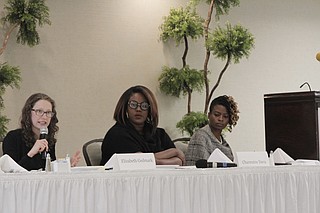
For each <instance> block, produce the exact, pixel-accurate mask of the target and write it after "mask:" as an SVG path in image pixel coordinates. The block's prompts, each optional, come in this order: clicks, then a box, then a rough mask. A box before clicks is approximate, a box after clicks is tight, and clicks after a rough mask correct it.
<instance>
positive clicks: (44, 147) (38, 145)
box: [27, 139, 49, 158]
mask: <svg viewBox="0 0 320 213" xmlns="http://www.w3.org/2000/svg"><path fill="white" fill-rule="evenodd" d="M48 149H49V147H48V141H47V140H46V139H41V140H36V142H35V143H34V145H33V147H32V148H31V150H30V151H29V152H28V154H27V155H28V156H29V157H30V158H32V157H33V156H35V155H36V154H38V153H41V152H43V151H46V152H47V151H48Z"/></svg>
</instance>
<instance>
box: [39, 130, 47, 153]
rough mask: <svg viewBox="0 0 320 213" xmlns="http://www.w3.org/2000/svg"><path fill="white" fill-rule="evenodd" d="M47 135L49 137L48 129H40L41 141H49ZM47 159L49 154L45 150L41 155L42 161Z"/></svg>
mask: <svg viewBox="0 0 320 213" xmlns="http://www.w3.org/2000/svg"><path fill="white" fill-rule="evenodd" d="M47 135H48V128H47V127H42V128H41V129H40V137H39V139H40V140H41V139H47ZM46 157H47V152H46V150H43V152H42V153H41V158H42V159H46Z"/></svg>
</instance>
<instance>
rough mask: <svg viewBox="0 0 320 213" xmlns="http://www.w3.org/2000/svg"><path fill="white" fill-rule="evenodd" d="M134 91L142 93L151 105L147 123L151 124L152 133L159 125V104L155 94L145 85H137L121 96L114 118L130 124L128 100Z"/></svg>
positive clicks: (126, 124) (119, 121) (121, 122)
mask: <svg viewBox="0 0 320 213" xmlns="http://www.w3.org/2000/svg"><path fill="white" fill-rule="evenodd" d="M134 93H140V94H142V95H143V96H144V97H145V99H146V100H147V102H148V103H149V105H150V108H149V112H148V117H147V120H146V123H147V124H149V125H151V129H152V133H154V132H155V131H156V129H157V127H158V122H159V116H158V105H157V101H156V98H155V96H154V94H153V93H152V92H151V90H149V89H148V88H147V87H145V86H141V85H137V86H133V87H130V88H129V89H127V90H126V91H125V92H124V93H123V94H122V95H121V97H120V99H119V101H118V103H117V106H116V108H115V110H114V115H113V118H114V119H115V120H116V121H117V122H118V123H120V124H122V125H125V126H128V125H130V122H129V120H128V117H127V110H128V102H129V99H130V97H131V96H132V95H133V94H134Z"/></svg>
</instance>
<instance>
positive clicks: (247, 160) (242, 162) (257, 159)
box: [235, 152, 270, 167]
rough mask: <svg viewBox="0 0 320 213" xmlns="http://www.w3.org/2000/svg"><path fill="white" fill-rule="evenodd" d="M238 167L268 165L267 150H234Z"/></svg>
mask: <svg viewBox="0 0 320 213" xmlns="http://www.w3.org/2000/svg"><path fill="white" fill-rule="evenodd" d="M235 162H236V163H237V165H238V167H257V166H270V161H269V158H268V154H267V152H236V156H235Z"/></svg>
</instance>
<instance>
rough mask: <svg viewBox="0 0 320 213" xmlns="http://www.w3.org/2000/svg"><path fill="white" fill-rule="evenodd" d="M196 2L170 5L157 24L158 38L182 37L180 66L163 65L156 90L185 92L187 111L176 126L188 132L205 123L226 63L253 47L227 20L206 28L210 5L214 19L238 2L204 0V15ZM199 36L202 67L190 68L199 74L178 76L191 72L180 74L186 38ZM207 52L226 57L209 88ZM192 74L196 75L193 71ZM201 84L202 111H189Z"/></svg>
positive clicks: (245, 34)
mask: <svg viewBox="0 0 320 213" xmlns="http://www.w3.org/2000/svg"><path fill="white" fill-rule="evenodd" d="M200 2H201V1H200V0H191V1H190V2H189V4H188V5H187V6H186V8H185V9H183V8H179V9H171V10H170V13H169V15H168V16H167V17H165V18H164V23H163V24H162V25H161V26H160V30H161V31H162V33H161V38H162V41H164V42H166V41H167V40H168V39H169V38H170V39H174V40H175V41H176V43H177V45H178V44H180V43H181V40H182V38H183V39H184V40H183V41H184V44H185V51H184V54H183V57H182V60H183V68H182V69H181V70H178V69H177V68H168V67H166V66H165V67H164V68H163V69H162V73H161V75H160V77H159V83H160V90H161V91H162V92H164V93H165V94H168V95H173V96H177V97H179V95H180V94H181V93H182V94H184V95H186V94H188V110H187V114H186V115H184V116H183V118H182V120H181V121H179V122H178V123H177V128H179V129H180V130H181V131H182V132H187V133H188V134H189V135H190V136H191V135H192V134H193V132H194V131H195V130H197V129H198V128H201V127H202V126H204V125H205V124H207V122H208V119H207V111H208V107H209V103H210V100H211V98H212V96H213V93H214V91H215V90H216V89H217V87H218V86H219V84H220V82H221V79H222V77H223V74H224V73H225V72H226V70H227V69H228V67H229V65H230V63H232V62H233V63H239V61H240V59H242V58H243V57H248V56H249V54H250V51H251V49H252V48H253V47H254V37H253V35H252V34H251V33H250V32H249V31H248V30H247V29H245V28H244V27H242V26H241V25H235V26H232V25H231V24H230V23H227V24H226V28H222V27H221V26H217V27H216V28H215V29H214V30H213V31H210V30H209V29H210V27H209V26H210V23H211V20H212V15H213V12H214V9H215V17H216V20H218V19H219V16H220V15H223V14H227V13H228V12H229V9H230V8H231V7H234V6H238V5H239V0H228V1H224V0H206V1H205V3H206V4H208V5H209V10H208V16H207V18H206V19H203V18H201V16H200V15H198V14H197V12H196V7H197V6H198V5H199V4H200ZM190 29H191V30H190ZM202 36H203V37H204V41H205V45H204V46H205V51H206V54H205V59H204V66H203V70H196V69H193V72H194V73H197V74H199V78H191V79H192V81H191V80H190V78H182V77H181V76H188V77H190V76H192V75H183V71H184V70H183V69H184V68H187V69H189V66H188V65H187V63H186V61H185V58H186V53H187V51H188V40H187V38H188V37H191V38H192V39H198V38H200V37H202ZM164 38H165V39H164ZM211 54H212V55H214V56H215V57H216V58H218V59H220V60H225V61H226V63H225V66H224V67H223V68H222V70H221V71H220V73H219V74H218V78H217V81H216V83H215V84H214V86H213V87H212V88H210V85H209V68H208V63H209V60H210V56H211ZM178 71H179V72H178ZM194 75H195V76H197V75H196V74H194ZM190 82H191V83H190ZM203 87H204V89H205V101H204V110H203V112H192V111H191V106H190V104H191V101H190V100H191V95H192V91H193V90H197V91H199V92H201V91H202V90H203ZM182 88H184V89H182ZM188 89H189V90H188Z"/></svg>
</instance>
